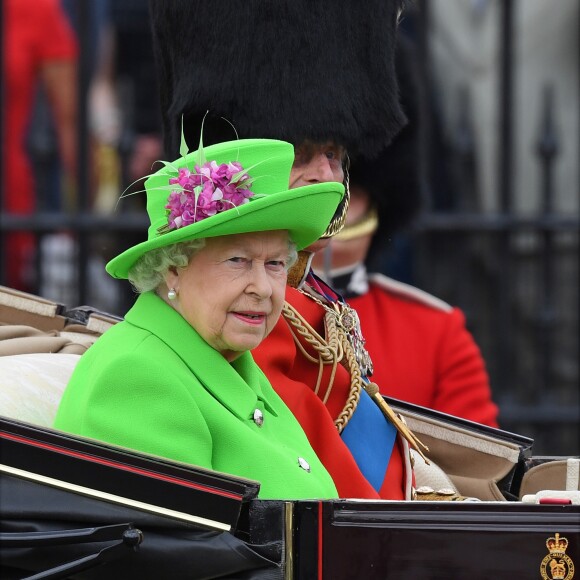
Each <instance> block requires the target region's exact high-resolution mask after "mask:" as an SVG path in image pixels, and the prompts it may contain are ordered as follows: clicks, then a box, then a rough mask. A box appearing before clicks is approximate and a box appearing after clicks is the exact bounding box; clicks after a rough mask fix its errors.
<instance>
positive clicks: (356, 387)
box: [324, 312, 363, 433]
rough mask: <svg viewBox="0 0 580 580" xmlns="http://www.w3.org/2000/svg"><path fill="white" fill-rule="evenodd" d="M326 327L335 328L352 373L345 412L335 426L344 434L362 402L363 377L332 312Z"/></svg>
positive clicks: (348, 368)
mask: <svg viewBox="0 0 580 580" xmlns="http://www.w3.org/2000/svg"><path fill="white" fill-rule="evenodd" d="M324 320H325V326H327V327H330V326H334V328H335V331H336V333H337V334H339V335H340V338H341V343H342V348H343V349H344V353H345V355H346V364H345V365H344V366H345V367H346V368H347V370H348V371H350V390H349V392H348V397H347V399H346V403H345V405H344V408H343V410H342V411H341V413H340V414H339V415H338V417H337V418H336V421H335V422H334V424H335V425H336V428H337V429H338V432H339V433H342V430H343V429H344V428H345V427H346V426H347V424H348V422H349V421H350V418H351V417H352V414H353V413H354V410H355V409H356V407H357V405H358V402H359V400H360V393H361V390H362V382H363V381H362V377H361V374H360V368H359V365H358V361H357V360H356V356H355V354H354V351H353V349H352V346H351V345H350V342H349V340H348V338H347V337H346V332H344V330H342V329H340V328H337V324H336V316H335V315H333V314H332V313H331V312H327V313H326V314H325V315H324Z"/></svg>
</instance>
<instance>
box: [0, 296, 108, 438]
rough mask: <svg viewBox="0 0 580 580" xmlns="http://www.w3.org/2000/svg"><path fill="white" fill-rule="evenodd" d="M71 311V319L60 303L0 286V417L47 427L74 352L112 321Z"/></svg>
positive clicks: (71, 367) (80, 351) (75, 358)
mask: <svg viewBox="0 0 580 580" xmlns="http://www.w3.org/2000/svg"><path fill="white" fill-rule="evenodd" d="M72 312H73V315H72V317H71V316H70V315H69V313H67V312H66V309H65V307H64V306H63V305H61V304H58V303H56V302H52V301H50V300H45V299H43V298H40V297H38V296H33V295H30V294H26V293H23V292H18V291H16V290H12V289H10V288H6V287H3V286H0V415H3V416H5V417H10V418H12V419H17V420H19V421H25V422H27V423H32V424H35V425H40V426H43V427H50V426H52V423H53V420H54V417H55V415H56V410H57V408H58V405H59V402H60V399H61V397H62V393H63V391H64V388H65V387H66V385H67V383H68V381H69V379H70V376H71V374H72V372H73V370H74V367H75V365H76V364H77V362H78V360H79V358H80V356H81V355H82V354H83V353H84V352H85V351H86V350H87V349H88V348H89V347H90V346H91V345H92V344H93V343H94V342H95V341H96V340H97V338H98V337H99V336H100V335H101V334H102V333H103V332H104V331H105V330H107V328H109V327H110V326H112V325H113V324H115V323H116V322H117V321H118V319H117V318H116V317H112V316H110V315H107V314H103V313H97V312H92V311H88V313H86V312H84V311H82V310H81V312H80V314H82V316H77V317H75V315H74V311H72ZM85 314H86V316H85ZM75 318H78V320H77V319H75Z"/></svg>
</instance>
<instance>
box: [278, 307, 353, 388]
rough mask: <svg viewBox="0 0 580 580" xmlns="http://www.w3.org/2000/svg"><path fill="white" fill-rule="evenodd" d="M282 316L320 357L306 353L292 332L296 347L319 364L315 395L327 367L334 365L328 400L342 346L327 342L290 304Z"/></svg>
mask: <svg viewBox="0 0 580 580" xmlns="http://www.w3.org/2000/svg"><path fill="white" fill-rule="evenodd" d="M282 316H283V317H284V319H285V320H286V322H288V323H289V325H290V330H292V328H294V329H295V330H296V332H297V333H298V334H299V335H300V336H301V337H302V338H303V339H304V340H305V341H306V342H307V343H308V344H309V345H310V346H311V347H312V348H313V349H314V350H315V351H316V352H317V353H318V357H317V358H315V357H313V356H312V355H310V353H309V352H307V351H306V349H305V348H304V345H303V344H302V342H301V341H300V339H299V338H298V336H297V335H296V334H295V333H294V332H292V338H293V339H294V342H295V343H296V346H298V348H299V349H300V351H301V352H302V354H303V355H304V356H305V357H306V358H307V359H308V360H309V361H310V362H313V363H318V379H317V381H316V386H315V388H314V393H315V394H316V395H318V391H319V390H320V384H321V382H322V375H323V372H324V366H325V365H329V364H330V365H332V371H331V376H330V381H329V385H328V387H327V391H326V392H327V394H326V395H325V398H326V399H328V396H329V395H330V391H331V390H332V385H333V383H334V376H335V374H336V367H337V365H338V363H339V362H340V361H341V360H342V356H343V352H342V346H341V345H340V344H339V343H338V342H337V341H334V342H326V341H325V340H324V339H323V338H322V337H321V336H320V335H319V334H318V333H317V332H316V330H314V328H312V326H310V324H308V322H307V321H306V320H305V319H304V317H303V316H302V315H301V314H300V313H299V312H298V311H297V310H296V309H295V308H294V307H293V306H292V305H291V304H289V303H288V302H284V306H283V307H282Z"/></svg>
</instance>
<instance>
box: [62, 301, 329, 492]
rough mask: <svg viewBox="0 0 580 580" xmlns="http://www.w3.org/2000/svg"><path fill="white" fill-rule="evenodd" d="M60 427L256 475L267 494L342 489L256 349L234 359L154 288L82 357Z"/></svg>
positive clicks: (64, 400) (67, 392) (65, 399)
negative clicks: (265, 371)
mask: <svg viewBox="0 0 580 580" xmlns="http://www.w3.org/2000/svg"><path fill="white" fill-rule="evenodd" d="M256 409H259V410H260V411H261V412H262V414H263V418H264V421H263V425H262V426H261V427H260V426H258V424H257V423H256V422H255V421H254V418H253V417H254V411H255V410H256ZM54 426H55V428H57V429H61V430H63V431H68V432H70V433H76V434H78V435H82V436H84V437H90V438H92V439H98V440H102V441H106V442H109V443H113V444H115V445H120V446H123V447H128V448H132V449H136V450H139V451H143V452H146V453H150V454H153V455H159V456H162V457H167V458H170V459H174V460H177V461H182V462H185V463H190V464H194V465H199V466H201V467H206V468H209V469H213V470H215V471H221V472H225V473H231V474H234V475H238V476H241V477H245V478H248V479H254V480H258V481H260V482H261V488H260V497H261V498H284V499H300V498H333V497H337V493H336V488H335V486H334V483H333V482H332V479H331V477H330V475H329V474H328V472H327V471H326V469H325V468H324V467H323V466H322V464H321V463H320V461H319V459H318V457H317V456H316V454H315V453H314V451H313V450H312V447H311V446H310V443H309V442H308V439H307V438H306V435H305V434H304V431H303V430H302V428H301V427H300V424H299V423H298V421H297V420H296V419H295V417H294V415H292V413H291V412H290V410H289V409H288V407H286V405H285V404H284V403H283V402H282V400H281V399H280V397H279V396H278V395H277V394H276V393H275V392H274V390H273V389H272V386H271V385H270V383H269V382H268V379H267V378H266V377H265V375H264V374H263V373H262V371H261V370H260V369H259V367H258V366H257V365H256V363H255V362H254V359H253V358H252V356H251V354H250V353H249V352H246V353H244V354H242V355H241V356H240V357H239V358H238V359H236V360H235V361H234V362H233V363H231V364H230V363H228V362H227V361H226V359H225V358H224V357H223V356H222V355H221V354H220V353H218V352H217V351H216V350H215V349H213V348H212V347H210V346H209V345H208V344H207V343H206V342H205V341H204V340H203V339H202V338H201V337H200V336H199V335H198V334H197V332H196V331H195V330H194V329H193V328H192V327H191V326H190V325H189V324H188V323H187V322H186V321H185V320H184V319H183V318H182V317H181V315H179V314H178V313H177V312H175V311H174V310H173V309H172V308H171V307H169V306H168V305H167V304H165V303H164V302H163V301H162V300H161V299H160V298H159V297H157V296H156V295H155V294H154V293H151V292H148V293H146V294H143V295H141V296H140V297H139V298H138V300H137V302H136V304H135V306H134V307H133V308H132V309H131V310H130V311H129V312H128V313H127V316H126V318H125V321H124V322H121V323H119V324H117V325H115V326H113V327H112V328H111V329H109V330H108V331H107V332H106V333H105V334H104V335H103V336H102V337H101V338H100V339H99V340H98V341H97V342H96V343H95V344H94V345H93V346H92V347H91V348H90V349H89V350H88V351H87V352H86V353H85V354H84V355H83V356H82V358H81V360H80V361H79V363H78V365H77V367H76V369H75V371H74V373H73V375H72V377H71V380H70V382H69V384H68V386H67V388H66V390H65V393H64V395H63V398H62V401H61V404H60V407H59V409H58V413H57V416H56V420H55V424H54ZM299 458H302V459H304V460H306V462H307V463H308V464H309V466H310V472H308V471H307V470H306V469H304V466H305V464H304V462H303V461H302V459H301V460H300V462H299ZM301 464H302V466H301Z"/></svg>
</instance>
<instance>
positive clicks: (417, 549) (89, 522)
mask: <svg viewBox="0 0 580 580" xmlns="http://www.w3.org/2000/svg"><path fill="white" fill-rule="evenodd" d="M117 321H118V319H117V318H115V317H114V316H111V315H108V314H105V313H102V312H98V311H96V310H94V309H92V308H89V307H80V308H72V309H68V308H67V307H66V306H65V305H62V304H58V303H55V302H52V301H49V300H44V299H42V298H39V297H37V296H32V295H28V294H24V293H21V292H17V291H14V290H11V289H9V288H0V444H1V453H0V571H1V574H0V576H1V577H2V578H35V579H37V578H69V577H70V578H121V577H122V578H189V579H211V578H239V579H248V580H249V579H264V580H266V579H274V578H276V579H291V578H295V579H306V580H310V579H314V578H319V579H323V578H324V579H332V580H340V579H352V578H368V579H375V578H376V579H379V578H381V579H382V578H389V579H391V578H394V579H398V578H400V579H403V578H405V579H407V578H422V579H443V578H446V579H448V578H458V577H461V576H464V575H469V577H471V578H477V579H479V578H481V579H485V578H500V579H503V578H505V579H508V578H509V579H512V578H518V579H519V578H545V579H546V578H550V579H551V578H565V579H566V580H571V579H572V578H574V577H575V574H576V573H575V563H578V562H579V560H580V491H578V490H579V489H580V486H579V479H580V477H579V470H580V460H579V459H578V458H574V457H557V456H553V457H536V456H534V455H533V441H532V440H531V439H529V438H527V437H523V436H521V435H517V434H513V433H508V432H506V431H502V430H499V429H493V428H490V427H485V426H481V425H478V424H475V423H472V422H470V421H466V420H462V419H459V418H456V417H451V416H448V415H444V414H442V413H438V412H435V411H431V410H428V409H424V408H421V407H417V406H415V405H410V404H408V403H404V402H402V401H394V400H389V403H390V404H391V406H393V407H394V408H395V410H396V411H397V412H399V413H400V414H402V415H403V416H404V417H405V419H406V422H407V423H408V424H409V426H410V427H411V429H412V430H413V431H414V432H415V433H417V434H418V435H419V436H420V438H421V439H422V440H423V441H424V442H425V443H427V445H428V446H429V448H430V452H429V458H430V460H431V465H429V466H427V465H426V464H424V463H423V462H422V461H421V460H420V459H419V458H416V461H415V474H416V479H417V500H418V501H409V502H395V501H363V500H355V499H340V500H323V501H314V500H308V501H304V500H301V501H293V500H287V501H286V500H260V499H258V492H259V486H260V484H259V482H256V481H249V480H245V479H241V478H238V477H234V476H231V475H228V474H223V473H218V472H214V471H210V470H206V469H201V468H197V467H195V466H191V465H186V464H181V463H178V462H174V461H169V460H166V459H163V458H159V457H154V456H150V455H147V454H143V453H138V452H135V451H132V450H127V449H122V448H119V447H115V446H112V445H107V444H104V443H102V442H98V441H94V440H89V439H85V438H81V437H76V436H71V435H69V434H65V433H62V432H59V431H55V430H53V429H51V428H50V425H51V423H52V417H53V416H54V412H55V411H56V406H57V405H58V401H59V398H60V394H61V393H62V390H63V389H64V386H65V385H66V382H67V380H68V377H69V376H70V373H71V372H72V370H73V368H74V365H75V364H76V362H77V360H78V357H79V356H80V355H81V354H82V352H84V350H86V348H88V347H89V346H90V345H91V344H92V343H93V342H94V340H96V338H98V336H99V335H100V334H102V332H104V331H105V330H106V329H107V328H109V327H110V326H111V325H113V324H115V323H116V322H117ZM555 451H556V452H557V448H556V449H555ZM457 500H461V501H457Z"/></svg>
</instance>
